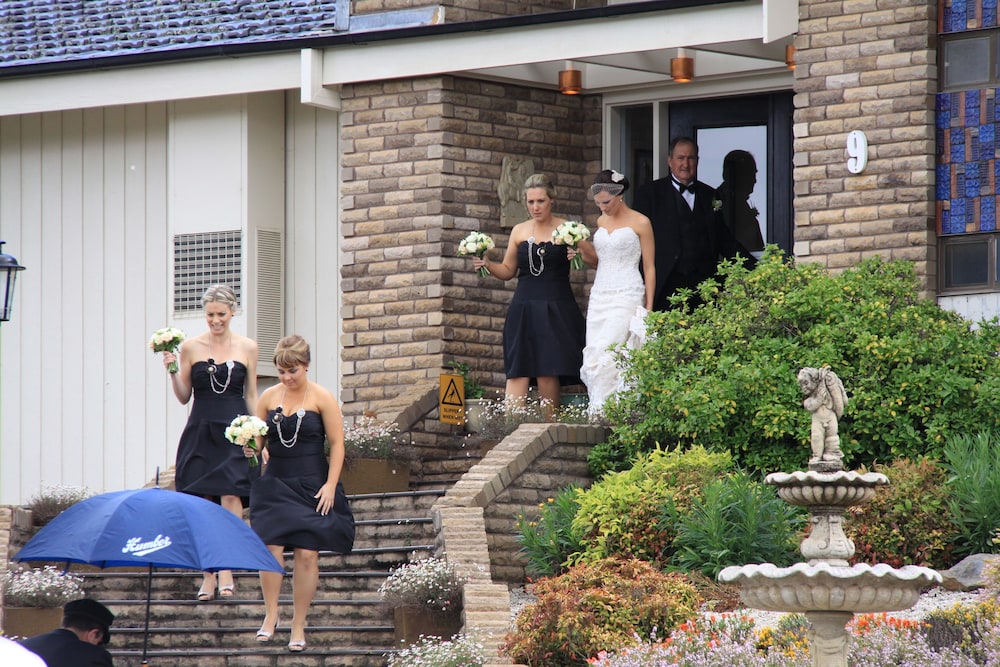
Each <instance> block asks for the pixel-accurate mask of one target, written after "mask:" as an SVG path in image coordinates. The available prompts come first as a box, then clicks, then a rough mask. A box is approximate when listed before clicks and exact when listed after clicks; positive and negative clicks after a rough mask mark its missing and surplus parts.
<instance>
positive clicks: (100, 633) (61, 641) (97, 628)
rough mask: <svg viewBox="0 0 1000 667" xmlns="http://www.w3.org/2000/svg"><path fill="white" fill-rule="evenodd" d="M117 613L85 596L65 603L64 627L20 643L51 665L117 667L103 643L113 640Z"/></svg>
mask: <svg viewBox="0 0 1000 667" xmlns="http://www.w3.org/2000/svg"><path fill="white" fill-rule="evenodd" d="M114 620H115V615H114V614H112V613H111V611H110V610H109V609H108V608H107V607H105V606H104V605H103V604H101V603H100V602H98V601H97V600H90V599H88V598H83V599H81V600H72V601H71V602H67V603H66V604H65V605H64V606H63V618H62V627H60V628H59V629H58V630H53V631H52V632H49V633H46V634H44V635H35V636H34V637H30V638H28V639H25V640H24V641H22V642H21V645H22V646H24V647H25V648H26V649H28V650H30V651H32V652H33V653H36V654H37V655H39V656H40V657H41V658H42V659H43V660H45V663H46V664H47V665H48V667H114V663H113V662H112V660H111V654H110V653H108V651H107V649H105V648H104V645H105V644H107V643H108V642H109V641H110V640H111V624H112V623H113V622H114Z"/></svg>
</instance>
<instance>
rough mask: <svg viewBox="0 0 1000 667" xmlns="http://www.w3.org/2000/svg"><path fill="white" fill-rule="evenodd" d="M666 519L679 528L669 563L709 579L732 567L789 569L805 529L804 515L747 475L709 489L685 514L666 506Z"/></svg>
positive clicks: (725, 479) (727, 478)
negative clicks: (759, 565) (748, 565)
mask: <svg viewBox="0 0 1000 667" xmlns="http://www.w3.org/2000/svg"><path fill="white" fill-rule="evenodd" d="M664 515H665V518H666V519H667V520H669V521H671V522H672V523H673V525H674V526H675V528H674V532H675V533H676V537H675V538H674V543H673V548H674V555H673V558H672V559H671V563H672V564H673V565H676V566H677V567H679V568H680V569H682V570H684V571H690V570H698V571H699V572H701V573H702V574H704V575H706V576H708V577H715V576H716V575H718V574H719V571H720V570H722V568H724V567H727V566H729V565H743V564H744V563H774V564H776V565H779V566H785V565H791V564H792V563H794V562H795V561H796V560H797V558H796V556H797V554H798V544H799V541H800V540H799V538H800V534H799V533H800V530H801V528H802V527H803V526H804V524H805V516H804V511H803V510H800V509H799V508H796V507H794V506H792V505H789V504H788V503H786V502H785V501H784V500H782V499H781V498H779V497H778V494H777V491H776V490H775V489H774V488H772V487H769V486H766V485H764V484H762V483H760V482H757V481H755V480H753V479H752V478H751V477H750V476H749V475H747V474H746V473H744V472H736V473H732V474H730V475H726V476H725V477H723V478H721V479H718V480H715V481H713V482H711V483H709V484H708V485H707V486H706V487H705V488H704V490H703V492H702V494H701V496H700V497H696V498H694V499H693V500H692V501H691V504H690V506H689V507H688V508H687V509H686V510H684V511H678V509H677V506H676V504H675V503H673V502H670V503H668V504H667V506H666V508H665V510H664Z"/></svg>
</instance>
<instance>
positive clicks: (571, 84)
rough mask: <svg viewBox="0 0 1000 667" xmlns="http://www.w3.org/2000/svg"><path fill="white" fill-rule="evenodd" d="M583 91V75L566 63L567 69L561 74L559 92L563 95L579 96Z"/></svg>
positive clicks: (568, 62) (569, 63) (569, 62)
mask: <svg viewBox="0 0 1000 667" xmlns="http://www.w3.org/2000/svg"><path fill="white" fill-rule="evenodd" d="M582 89H583V73H582V72H581V71H580V70H578V69H576V68H575V67H573V63H572V61H569V60H567V61H566V69H564V70H563V71H561V72H559V92H560V93H562V94H563V95H579V94H580V91H581V90H582Z"/></svg>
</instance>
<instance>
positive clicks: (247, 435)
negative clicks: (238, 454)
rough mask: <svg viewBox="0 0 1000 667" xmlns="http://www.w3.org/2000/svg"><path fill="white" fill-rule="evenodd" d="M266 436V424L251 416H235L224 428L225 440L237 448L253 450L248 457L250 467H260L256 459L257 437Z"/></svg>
mask: <svg viewBox="0 0 1000 667" xmlns="http://www.w3.org/2000/svg"><path fill="white" fill-rule="evenodd" d="M258 435H259V436H261V437H263V436H265V435H267V424H265V423H264V422H263V420H261V419H260V418H259V417H254V416H253V415H237V416H236V418H235V419H233V421H232V422H230V424H229V426H227V427H226V440H228V441H229V442H231V443H233V444H234V445H236V446H238V447H249V448H250V449H252V450H254V455H253V456H251V457H250V467H254V466H258V465H260V459H258V458H257V436H258Z"/></svg>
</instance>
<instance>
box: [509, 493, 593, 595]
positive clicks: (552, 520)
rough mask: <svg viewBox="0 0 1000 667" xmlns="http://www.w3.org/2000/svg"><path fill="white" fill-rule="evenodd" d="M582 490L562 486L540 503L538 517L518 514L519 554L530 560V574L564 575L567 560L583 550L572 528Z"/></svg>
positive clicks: (543, 575) (527, 567)
mask: <svg viewBox="0 0 1000 667" xmlns="http://www.w3.org/2000/svg"><path fill="white" fill-rule="evenodd" d="M580 492H581V489H580V488H579V487H575V486H573V487H569V488H566V489H563V490H562V491H560V492H559V493H557V494H556V495H555V496H554V497H552V498H549V499H548V502H546V503H542V504H541V505H540V506H539V508H538V518H537V519H531V518H529V517H527V516H526V515H524V514H521V515H520V516H518V518H517V529H518V530H519V531H521V534H520V536H519V537H518V539H519V540H520V541H521V550H520V553H521V554H522V555H523V556H525V557H526V558H527V559H528V563H527V565H525V571H526V572H527V573H528V574H529V575H530V576H533V577H550V576H552V575H555V574H562V573H563V572H564V571H565V568H564V567H563V564H564V563H565V562H566V560H567V559H568V558H569V557H570V555H571V554H574V553H577V552H579V551H580V549H581V544H580V536H579V535H578V534H577V533H576V532H575V531H574V530H573V518H574V517H575V516H576V512H577V509H578V508H579V506H580V505H579V502H578V498H579V495H580Z"/></svg>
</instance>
